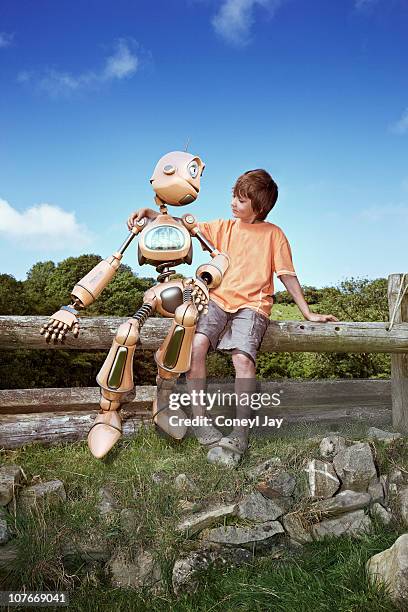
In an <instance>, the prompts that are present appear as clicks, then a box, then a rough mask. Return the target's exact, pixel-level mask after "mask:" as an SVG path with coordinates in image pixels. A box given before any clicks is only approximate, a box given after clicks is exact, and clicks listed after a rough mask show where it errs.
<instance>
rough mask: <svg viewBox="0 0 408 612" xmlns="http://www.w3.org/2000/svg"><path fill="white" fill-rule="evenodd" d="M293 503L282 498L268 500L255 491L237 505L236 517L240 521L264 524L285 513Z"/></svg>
mask: <svg viewBox="0 0 408 612" xmlns="http://www.w3.org/2000/svg"><path fill="white" fill-rule="evenodd" d="M292 503H293V501H292V500H291V499H290V498H289V499H287V498H286V499H285V498H283V497H280V498H274V499H268V498H266V497H264V496H263V495H261V493H258V492H257V491H255V492H254V493H251V494H250V495H247V497H245V498H244V499H243V500H242V501H241V502H240V503H239V504H238V511H237V515H238V516H239V517H240V518H242V519H248V520H250V521H255V522H256V523H266V522H268V521H274V520H275V519H277V518H278V517H279V516H282V514H284V513H285V512H287V511H288V510H289V508H290V506H291V505H292Z"/></svg>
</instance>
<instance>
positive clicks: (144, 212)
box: [127, 208, 159, 231]
mask: <svg viewBox="0 0 408 612" xmlns="http://www.w3.org/2000/svg"><path fill="white" fill-rule="evenodd" d="M158 216H159V213H158V212H157V211H155V210H153V209H152V208H139V210H135V211H134V212H132V213H131V214H130V215H129V218H128V220H127V226H128V229H129V231H130V230H131V229H132V227H133V226H134V225H135V223H136V222H137V221H140V219H143V217H146V218H147V219H149V220H150V221H153V219H155V218H156V217H158Z"/></svg>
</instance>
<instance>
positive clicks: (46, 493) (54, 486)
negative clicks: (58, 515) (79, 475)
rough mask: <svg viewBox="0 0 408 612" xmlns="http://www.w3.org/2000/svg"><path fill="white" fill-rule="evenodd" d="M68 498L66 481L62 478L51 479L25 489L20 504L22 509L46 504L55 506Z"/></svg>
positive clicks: (21, 494)
mask: <svg viewBox="0 0 408 612" xmlns="http://www.w3.org/2000/svg"><path fill="white" fill-rule="evenodd" d="M66 499H67V494H66V493H65V488H64V483H63V482H61V480H50V481H49V482H40V483H38V484H35V485H32V486H31V487H27V488H26V489H23V490H22V491H21V493H20V497H19V500H18V504H19V508H21V509H22V510H30V509H34V508H36V507H38V506H40V505H41V506H42V505H44V504H47V505H50V506H55V505H58V504H60V503H61V502H65V501H66Z"/></svg>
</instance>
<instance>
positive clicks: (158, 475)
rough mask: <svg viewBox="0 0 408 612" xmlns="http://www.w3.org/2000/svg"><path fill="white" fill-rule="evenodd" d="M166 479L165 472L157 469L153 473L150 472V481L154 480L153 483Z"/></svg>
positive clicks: (159, 482)
mask: <svg viewBox="0 0 408 612" xmlns="http://www.w3.org/2000/svg"><path fill="white" fill-rule="evenodd" d="M166 480H167V474H166V472H163V471H159V472H154V474H152V481H153V482H154V484H161V483H162V482H165V481H166Z"/></svg>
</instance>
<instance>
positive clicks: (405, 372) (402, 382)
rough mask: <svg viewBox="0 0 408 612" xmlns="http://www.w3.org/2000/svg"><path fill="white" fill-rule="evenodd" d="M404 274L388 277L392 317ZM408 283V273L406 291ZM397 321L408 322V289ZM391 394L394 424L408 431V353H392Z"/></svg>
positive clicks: (400, 429) (397, 428) (399, 308)
mask: <svg viewBox="0 0 408 612" xmlns="http://www.w3.org/2000/svg"><path fill="white" fill-rule="evenodd" d="M402 276H403V275H402V274H390V275H389V277H388V306H389V313H390V318H391V315H392V313H393V312H394V307H395V303H396V301H397V296H398V291H399V289H400V286H401V281H402ZM407 285H408V275H407V276H406V277H405V280H404V286H403V287H402V288H401V290H402V291H404V289H405V287H406V286H407ZM394 322H395V323H408V290H407V292H406V293H405V296H404V297H403V299H402V302H401V304H400V306H399V307H398V308H397V311H396V313H395V319H394ZM391 396H392V425H393V427H394V428H395V429H396V430H397V431H400V432H401V433H405V434H407V433H408V353H401V354H398V355H397V354H393V355H391Z"/></svg>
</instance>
